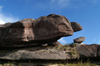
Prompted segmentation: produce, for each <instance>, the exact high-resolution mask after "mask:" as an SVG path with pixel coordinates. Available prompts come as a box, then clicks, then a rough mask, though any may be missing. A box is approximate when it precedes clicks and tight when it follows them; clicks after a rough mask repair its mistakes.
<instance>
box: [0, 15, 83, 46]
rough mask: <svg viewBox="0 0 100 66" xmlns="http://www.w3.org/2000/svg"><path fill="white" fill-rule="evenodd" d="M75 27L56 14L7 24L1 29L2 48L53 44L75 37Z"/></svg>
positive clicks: (0, 44)
mask: <svg viewBox="0 0 100 66" xmlns="http://www.w3.org/2000/svg"><path fill="white" fill-rule="evenodd" d="M73 26H74V25H71V23H70V22H69V20H68V19H67V18H66V17H64V16H61V15H55V14H50V15H48V16H42V17H40V18H38V19H23V20H20V21H17V22H15V23H6V24H4V25H2V26H1V27H0V47H5V46H13V45H26V44H27V45H28V44H34V43H39V44H45V43H49V42H51V43H52V42H55V41H57V40H58V39H59V38H61V37H64V36H71V35H73V32H74V31H76V29H75V27H73ZM76 26H78V25H76ZM72 28H73V29H72ZM77 29H78V28H77ZM80 30H81V29H80ZM77 31H79V30H77Z"/></svg>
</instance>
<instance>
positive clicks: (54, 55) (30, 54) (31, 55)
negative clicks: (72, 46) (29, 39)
mask: <svg viewBox="0 0 100 66" xmlns="http://www.w3.org/2000/svg"><path fill="white" fill-rule="evenodd" d="M67 55H68V54H66V53H65V52H64V51H58V50H55V49H43V50H37V51H33V50H16V51H7V52H4V53H2V54H0V59H8V60H32V59H33V60H36V59H40V60H43V59H45V60H65V59H69V56H67Z"/></svg>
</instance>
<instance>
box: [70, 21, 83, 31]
mask: <svg viewBox="0 0 100 66" xmlns="http://www.w3.org/2000/svg"><path fill="white" fill-rule="evenodd" d="M71 26H72V28H73V30H74V32H77V31H80V30H82V29H83V28H82V26H81V25H80V24H79V23H76V22H71Z"/></svg>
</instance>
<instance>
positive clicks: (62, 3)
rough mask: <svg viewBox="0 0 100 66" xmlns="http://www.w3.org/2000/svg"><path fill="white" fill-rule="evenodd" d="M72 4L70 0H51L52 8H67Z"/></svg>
mask: <svg viewBox="0 0 100 66" xmlns="http://www.w3.org/2000/svg"><path fill="white" fill-rule="evenodd" d="M69 5H70V0H51V6H52V8H65V7H68V6H69Z"/></svg>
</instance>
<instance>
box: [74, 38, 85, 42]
mask: <svg viewBox="0 0 100 66" xmlns="http://www.w3.org/2000/svg"><path fill="white" fill-rule="evenodd" d="M84 40H85V37H79V38H76V39H73V41H74V43H82V42H83V41H84Z"/></svg>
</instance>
